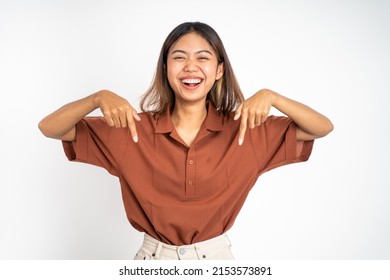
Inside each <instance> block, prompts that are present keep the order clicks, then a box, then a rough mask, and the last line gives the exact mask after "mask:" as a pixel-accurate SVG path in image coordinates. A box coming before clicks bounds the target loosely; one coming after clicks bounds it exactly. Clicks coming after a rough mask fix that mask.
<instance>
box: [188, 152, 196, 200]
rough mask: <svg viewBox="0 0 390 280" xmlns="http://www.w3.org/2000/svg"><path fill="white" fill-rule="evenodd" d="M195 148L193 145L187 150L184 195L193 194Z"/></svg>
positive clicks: (194, 183)
mask: <svg viewBox="0 0 390 280" xmlns="http://www.w3.org/2000/svg"><path fill="white" fill-rule="evenodd" d="M195 162H196V150H195V148H194V147H190V149H189V150H188V152H187V164H186V190H185V195H186V196H194V195H195V187H196V164H195Z"/></svg>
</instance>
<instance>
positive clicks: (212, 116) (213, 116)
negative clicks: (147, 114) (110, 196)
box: [155, 102, 223, 133]
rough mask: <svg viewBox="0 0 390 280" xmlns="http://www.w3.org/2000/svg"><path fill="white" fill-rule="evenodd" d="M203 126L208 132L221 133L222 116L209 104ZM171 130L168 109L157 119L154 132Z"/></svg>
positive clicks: (171, 125)
mask: <svg viewBox="0 0 390 280" xmlns="http://www.w3.org/2000/svg"><path fill="white" fill-rule="evenodd" d="M203 126H204V127H205V128H206V129H208V130H210V131H221V130H222V128H223V115H222V114H221V112H219V111H218V110H217V109H216V108H215V106H214V105H213V104H212V103H211V102H208V105H207V116H206V119H205V120H204V122H203ZM173 128H174V127H173V124H172V121H171V110H170V108H168V109H167V110H166V112H165V113H162V114H161V115H159V116H158V117H157V123H156V130H155V131H156V133H169V132H172V131H173Z"/></svg>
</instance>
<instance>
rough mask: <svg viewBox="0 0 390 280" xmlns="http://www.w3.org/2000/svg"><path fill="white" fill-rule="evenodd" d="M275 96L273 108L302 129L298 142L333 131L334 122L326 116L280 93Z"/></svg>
mask: <svg viewBox="0 0 390 280" xmlns="http://www.w3.org/2000/svg"><path fill="white" fill-rule="evenodd" d="M272 94H273V106H274V107H275V108H276V109H278V110H279V111H280V112H282V113H284V114H285V115H287V116H289V117H290V118H291V119H292V120H293V121H294V122H295V123H296V124H297V125H298V127H299V128H300V130H301V131H298V132H297V133H298V134H297V136H298V137H297V138H298V140H309V139H315V138H320V137H323V136H325V135H327V134H328V133H329V132H331V131H332V130H333V124H332V122H331V121H330V120H329V119H328V118H327V117H325V116H324V115H322V114H320V113H318V112H317V111H315V110H313V109H312V108H310V107H308V106H306V105H304V104H302V103H299V102H297V101H295V100H292V99H289V98H287V97H284V96H282V95H280V94H278V93H275V92H272Z"/></svg>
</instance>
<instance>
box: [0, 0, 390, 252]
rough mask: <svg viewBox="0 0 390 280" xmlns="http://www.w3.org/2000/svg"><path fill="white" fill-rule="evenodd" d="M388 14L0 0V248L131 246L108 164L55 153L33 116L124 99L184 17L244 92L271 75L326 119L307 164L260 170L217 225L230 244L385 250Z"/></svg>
mask: <svg viewBox="0 0 390 280" xmlns="http://www.w3.org/2000/svg"><path fill="white" fill-rule="evenodd" d="M389 14H390V2H389V1H384V0H383V1H379V0H378V1H372V0H371V1H368V0H367V1H346V0H342V1H325V0H324V1H288V0H285V1H282V0H276V1H275V0H274V1H259V0H257V1H255V0H253V1H238V0H234V1H231V0H223V1H211V0H206V1H205V0H197V1H178V0H177V1H151V0H149V1H147V0H142V1H130V0H129V1H118V0H110V1H108V0H102V1H92V0H90V1H76V0H72V1H65V0H64V1H44V0H41V1H27V0H26V1H21V0H9V1H7V0H0V91H1V101H0V113H1V124H0V125H1V138H0V148H1V149H0V158H1V169H0V170H1V171H0V172H1V176H0V259H131V258H133V255H134V254H135V252H136V250H137V249H138V247H139V246H140V244H141V240H142V234H141V233H139V232H137V231H135V230H134V229H133V228H132V227H131V226H130V224H129V223H128V221H127V219H126V216H125V212H124V208H123V204H122V200H121V193H120V187H119V183H118V180H117V178H115V177H112V176H111V175H109V174H108V173H107V172H106V171H105V170H103V169H99V168H97V167H93V166H88V165H84V164H79V163H70V162H68V161H67V160H66V158H65V156H64V154H63V151H62V147H61V143H60V142H59V141H56V140H52V139H47V138H45V137H44V136H42V135H41V134H40V132H39V130H38V128H37V124H38V122H39V121H40V119H42V118H43V117H44V116H45V115H47V114H49V113H50V112H52V111H54V110H55V109H57V108H58V107H60V106H62V105H63V104H65V103H68V102H70V101H73V100H75V99H79V98H82V97H84V96H86V95H89V94H91V93H93V92H95V91H97V90H100V89H104V88H107V89H110V90H113V91H115V92H117V93H118V94H120V95H122V96H124V97H126V98H127V99H128V100H129V101H130V103H131V104H133V105H134V106H135V107H137V106H138V102H139V97H140V96H141V95H142V93H143V92H144V91H145V90H146V89H147V88H148V86H149V85H150V82H151V80H152V77H153V74H154V71H155V66H156V64H157V59H158V54H159V51H160V48H161V45H162V42H163V40H164V39H165V37H166V36H167V35H168V33H169V32H170V31H171V30H172V29H173V28H174V27H176V26H177V25H178V24H180V23H182V22H184V21H194V20H196V21H203V22H205V23H208V24H210V25H211V26H212V27H214V28H215V29H216V30H217V32H218V33H219V35H220V36H221V38H222V40H223V41H224V44H225V47H226V49H227V52H228V54H229V57H230V60H231V62H232V65H233V68H234V70H235V73H236V75H237V77H238V80H239V82H240V85H241V88H242V89H243V91H244V92H245V96H246V97H249V96H251V95H252V94H253V93H254V92H255V91H257V90H259V89H261V88H264V87H267V88H271V89H273V90H275V91H278V92H280V93H281V94H283V95H285V96H288V97H290V98H293V99H295V100H298V101H301V102H303V103H305V104H307V105H309V106H311V107H313V108H315V109H316V110H318V111H320V112H321V113H323V114H325V115H327V116H328V117H329V118H330V119H331V120H332V121H333V123H334V125H335V130H334V131H333V132H332V133H331V134H330V135H329V136H327V137H326V138H324V139H320V140H318V141H316V143H315V146H314V150H313V153H312V157H311V158H310V160H309V161H308V162H307V163H300V164H294V165H290V166H286V167H282V168H279V169H276V170H273V171H271V172H269V173H266V174H264V175H263V176H262V177H260V179H259V181H258V182H257V184H256V185H255V187H254V189H253V190H252V192H251V193H250V196H249V198H248V200H247V202H246V204H245V206H244V208H243V209H242V211H241V213H240V215H239V216H238V218H237V220H236V223H235V225H234V227H233V229H232V230H230V231H229V235H230V239H231V241H232V243H233V251H234V253H235V256H236V258H238V259H275V260H283V259H317V260H318V259H389V258H390V238H389V236H390V203H389V198H390V190H389V186H390V180H389V178H388V175H389V174H388V173H389V163H388V158H389V156H390V149H389V147H388V143H389V140H388V139H387V137H388V135H389V123H388V116H387V112H386V110H388V105H389V104H388V103H389V98H388V95H389V93H390V92H389V83H390V82H389V80H390V79H389V73H390V54H389V50H390V32H389V30H390V19H389ZM96 113H97V114H98V113H99V112H96ZM274 113H278V112H274ZM386 173H387V174H386Z"/></svg>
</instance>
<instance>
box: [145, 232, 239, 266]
mask: <svg viewBox="0 0 390 280" xmlns="http://www.w3.org/2000/svg"><path fill="white" fill-rule="evenodd" d="M230 247H231V243H230V240H229V238H228V237H227V235H226V234H222V235H220V236H217V237H214V238H212V239H209V240H205V241H201V242H197V243H194V244H190V245H182V246H175V245H169V244H166V243H163V242H161V241H158V240H157V239H155V238H153V237H151V236H150V235H148V234H145V235H144V241H143V244H142V247H141V249H140V252H138V254H140V253H142V252H141V251H142V249H144V252H143V253H144V254H145V251H146V252H147V253H149V254H150V256H147V255H145V256H144V257H143V258H141V259H176V260H177V259H178V260H193V259H205V260H207V259H234V257H233V254H232V253H231V251H230Z"/></svg>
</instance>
